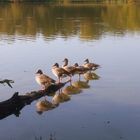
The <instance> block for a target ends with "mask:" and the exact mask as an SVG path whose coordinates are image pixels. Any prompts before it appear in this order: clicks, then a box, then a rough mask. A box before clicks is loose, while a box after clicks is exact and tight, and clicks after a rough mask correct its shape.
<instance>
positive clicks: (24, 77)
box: [0, 3, 140, 140]
mask: <svg viewBox="0 0 140 140" xmlns="http://www.w3.org/2000/svg"><path fill="white" fill-rule="evenodd" d="M139 44H140V6H139V5H136V4H132V5H126V4H119V5H113V4H110V5H109V4H100V5H98V4H53V5H51V4H29V3H28V4H27V3H26V4H1V5H0V74H1V76H0V78H1V79H2V80H3V79H12V80H14V81H15V83H14V84H12V85H13V88H10V87H8V86H7V85H5V86H3V85H2V84H1V85H0V101H4V100H7V99H9V98H10V97H11V96H12V95H13V93H14V92H16V91H18V92H19V93H20V94H25V93H26V92H30V91H32V90H39V89H40V86H39V85H37V83H36V82H35V79H34V76H35V72H36V71H37V69H39V68H40V69H42V70H43V71H44V72H45V73H46V74H48V75H49V76H51V77H53V78H55V77H54V76H53V74H52V72H51V66H52V65H53V64H54V63H55V62H58V63H59V64H60V65H62V61H63V59H64V58H65V57H67V58H69V60H70V64H71V65H72V64H73V63H75V62H79V64H83V61H84V59H85V58H89V59H90V60H91V61H93V62H96V63H98V64H100V65H101V68H100V69H98V70H96V72H95V73H96V74H97V75H98V76H100V78H99V79H98V80H95V79H93V80H91V78H89V79H90V81H89V82H88V83H86V80H87V78H84V76H82V77H81V80H82V81H83V83H84V86H86V88H81V90H82V92H80V93H79V94H76V95H73V94H71V95H70V100H69V101H67V102H64V103H60V105H59V106H58V107H56V108H54V109H52V110H49V111H44V112H43V113H42V114H41V115H39V114H38V113H37V108H36V105H37V104H38V103H39V102H40V101H45V98H41V99H39V100H36V101H34V102H33V103H32V104H31V105H26V106H25V107H24V108H23V109H22V110H21V111H20V115H19V117H16V115H14V114H16V113H13V114H12V115H9V116H7V117H5V118H3V119H1V120H0V140H19V139H20V140H37V139H43V140H46V139H47V140H49V139H53V140H72V139H73V140H77V139H80V140H85V139H87V140H93V139H94V140H119V139H124V140H132V139H133V140H139V139H140V134H139V131H138V130H139V129H140V109H139V108H140V94H139V91H140V86H139V83H140V82H139V81H140V80H139V79H140V74H139V72H140V63H139V59H140V55H139V52H140V46H139ZM86 77H87V76H86ZM77 80H78V77H77V76H75V77H74V78H73V82H75V81H77ZM87 84H88V85H87ZM66 86H69V84H67V85H66ZM65 88H66V87H65ZM65 88H63V90H64V89H65ZM46 98H47V100H49V101H52V98H53V97H47V96H46ZM46 110H47V107H46ZM0 113H1V114H2V111H1V112H0Z"/></svg>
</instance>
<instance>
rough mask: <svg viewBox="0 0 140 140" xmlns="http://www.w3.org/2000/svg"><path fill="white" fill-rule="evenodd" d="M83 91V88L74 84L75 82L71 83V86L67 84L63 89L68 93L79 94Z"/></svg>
mask: <svg viewBox="0 0 140 140" xmlns="http://www.w3.org/2000/svg"><path fill="white" fill-rule="evenodd" d="M81 92H82V90H81V89H80V88H79V87H75V86H73V83H72V84H71V85H69V86H66V87H65V88H64V89H63V93H65V94H67V95H72V94H79V93H81Z"/></svg>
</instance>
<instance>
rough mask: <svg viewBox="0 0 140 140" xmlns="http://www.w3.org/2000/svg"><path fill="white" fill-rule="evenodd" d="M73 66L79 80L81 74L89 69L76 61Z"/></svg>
mask: <svg viewBox="0 0 140 140" xmlns="http://www.w3.org/2000/svg"><path fill="white" fill-rule="evenodd" d="M73 66H74V67H75V68H76V71H75V74H79V80H80V76H81V74H84V73H86V72H87V71H89V68H86V67H84V66H79V65H78V63H75V64H74V65H73Z"/></svg>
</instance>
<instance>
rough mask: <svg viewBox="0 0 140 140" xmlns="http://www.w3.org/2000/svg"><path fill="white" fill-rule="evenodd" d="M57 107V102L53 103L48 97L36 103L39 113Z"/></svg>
mask: <svg viewBox="0 0 140 140" xmlns="http://www.w3.org/2000/svg"><path fill="white" fill-rule="evenodd" d="M56 107H57V106H56V105H55V104H53V103H51V102H50V101H48V100H47V99H44V100H41V101H38V102H37V103H36V111H37V113H38V114H42V113H43V112H45V111H48V110H52V109H54V108H56Z"/></svg>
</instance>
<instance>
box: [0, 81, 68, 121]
mask: <svg viewBox="0 0 140 140" xmlns="http://www.w3.org/2000/svg"><path fill="white" fill-rule="evenodd" d="M68 82H70V81H66V82H64V83H56V84H52V85H50V86H49V87H48V88H47V89H46V90H39V91H31V92H28V93H25V94H24V95H19V93H18V92H16V93H14V95H13V96H12V97H11V98H10V99H8V100H6V101H3V102H0V119H4V118H5V117H7V116H9V115H12V114H15V115H16V116H19V115H20V110H21V109H22V108H23V107H24V106H26V105H29V104H31V103H32V102H33V101H35V100H37V99H39V98H41V97H43V96H46V95H50V94H51V93H54V92H56V91H58V90H59V89H61V88H62V87H64V86H65V85H66V84H67V83H68Z"/></svg>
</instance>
